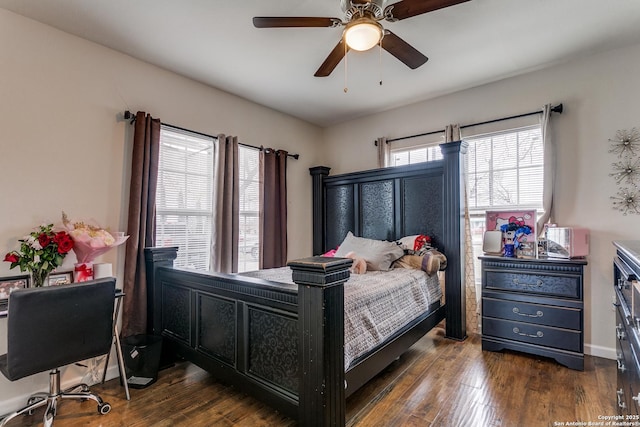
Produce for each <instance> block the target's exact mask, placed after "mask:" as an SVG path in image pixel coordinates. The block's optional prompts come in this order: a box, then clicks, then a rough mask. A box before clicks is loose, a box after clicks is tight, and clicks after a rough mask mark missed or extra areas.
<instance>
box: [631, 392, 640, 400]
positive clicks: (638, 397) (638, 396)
mask: <svg viewBox="0 0 640 427" xmlns="http://www.w3.org/2000/svg"><path fill="white" fill-rule="evenodd" d="M631 398H632V399H633V400H635V401H636V402H640V393H638V395H637V396H632V397H631Z"/></svg>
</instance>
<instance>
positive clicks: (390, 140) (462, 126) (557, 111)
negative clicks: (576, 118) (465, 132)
mask: <svg viewBox="0 0 640 427" xmlns="http://www.w3.org/2000/svg"><path fill="white" fill-rule="evenodd" d="M562 109H563V107H562V103H560V104H558V105H556V106H555V107H551V111H552V112H554V113H558V114H562ZM540 113H542V110H539V111H532V112H530V113H524V114H518V115H515V116H509V117H502V118H500V119H493V120H487V121H484V122H479V123H472V124H469V125H461V126H460V129H465V128H470V127H473V126H480V125H488V124H491V123H498V122H503V121H505V120H511V119H519V118H520V117H527V116H533V115H534V114H540ZM437 133H444V129H442V130H434V131H432V132H425V133H419V134H416V135H409V136H402V137H400V138H393V139H387V144H388V143H390V142H393V141H401V140H403V139H411V138H417V137H419V136H427V135H435V134H437ZM374 144H375V145H376V146H377V145H378V141H375V142H374Z"/></svg>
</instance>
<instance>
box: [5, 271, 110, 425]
mask: <svg viewBox="0 0 640 427" xmlns="http://www.w3.org/2000/svg"><path fill="white" fill-rule="evenodd" d="M115 284H116V279H115V278H113V277H109V278H104V279H98V280H94V281H90V282H83V283H78V284H72V285H60V286H49V287H42V288H30V289H21V290H17V291H14V292H12V293H11V294H10V295H9V312H8V315H7V316H8V319H7V320H8V322H7V325H8V326H7V353H6V354H3V355H1V356H0V372H2V374H3V375H4V376H5V377H7V379H9V380H10V381H15V380H18V379H20V378H24V377H26V376H29V375H33V374H36V373H38V372H45V371H50V373H49V392H48V393H36V394H34V395H32V396H31V397H30V398H29V400H28V402H27V406H25V407H24V408H22V409H20V410H18V411H16V412H14V413H12V414H9V415H7V416H6V417H5V418H4V419H2V421H1V422H0V427H2V426H4V425H5V424H6V423H7V422H8V421H9V420H11V419H13V418H15V417H17V416H18V415H21V414H33V410H34V409H36V408H39V407H41V406H45V405H46V406H47V408H46V410H45V412H44V425H45V426H46V427H49V426H51V425H53V418H54V417H55V416H56V410H57V406H58V400H59V399H79V400H86V399H92V400H94V401H96V402H97V404H98V412H99V413H100V414H106V413H108V412H109V411H110V410H111V405H109V404H108V403H106V402H103V401H102V399H101V398H100V396H98V395H96V394H93V393H91V392H90V390H89V387H88V386H87V385H86V384H78V385H77V386H74V387H71V388H69V389H66V390H61V389H60V370H59V368H60V367H62V366H65V365H69V364H71V363H75V362H78V361H81V360H85V359H89V358H91V357H96V356H100V355H103V354H106V353H108V352H109V351H110V350H111V344H112V340H113V335H112V334H113V324H112V321H113V319H112V316H113V304H114V299H115Z"/></svg>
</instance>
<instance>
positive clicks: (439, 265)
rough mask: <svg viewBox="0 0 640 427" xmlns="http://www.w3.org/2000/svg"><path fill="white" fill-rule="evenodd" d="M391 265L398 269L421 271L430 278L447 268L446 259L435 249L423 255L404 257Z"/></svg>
mask: <svg viewBox="0 0 640 427" xmlns="http://www.w3.org/2000/svg"><path fill="white" fill-rule="evenodd" d="M393 265H394V267H399V268H415V269H421V270H422V271H424V272H425V273H427V274H428V275H429V276H431V275H433V274H435V273H437V272H438V270H444V269H445V268H446V267H447V257H445V256H444V254H442V253H440V252H439V251H437V250H435V249H430V250H428V251H427V252H426V253H425V254H424V255H405V256H403V257H402V258H400V259H399V260H397V261H396V262H394V263H393Z"/></svg>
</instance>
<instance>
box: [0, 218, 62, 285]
mask: <svg viewBox="0 0 640 427" xmlns="http://www.w3.org/2000/svg"><path fill="white" fill-rule="evenodd" d="M18 242H20V250H19V251H11V252H9V253H8V254H7V255H5V257H4V260H5V261H6V262H10V263H11V267H10V268H15V267H20V271H23V272H24V271H29V272H30V273H31V278H32V280H33V286H36V287H40V286H42V285H43V284H44V282H45V280H46V278H47V276H48V275H49V274H50V273H51V272H52V271H53V270H55V269H56V268H57V267H59V266H61V265H62V261H63V260H64V258H65V257H66V256H67V254H68V253H69V251H70V250H71V249H74V242H73V240H72V239H71V237H70V236H69V234H68V233H67V232H66V231H58V232H55V231H53V224H43V225H41V226H40V227H38V229H37V230H35V231H32V232H31V233H30V234H28V235H27V236H25V237H23V238H22V239H19V240H18Z"/></svg>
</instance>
